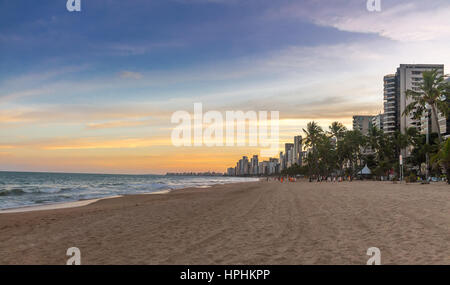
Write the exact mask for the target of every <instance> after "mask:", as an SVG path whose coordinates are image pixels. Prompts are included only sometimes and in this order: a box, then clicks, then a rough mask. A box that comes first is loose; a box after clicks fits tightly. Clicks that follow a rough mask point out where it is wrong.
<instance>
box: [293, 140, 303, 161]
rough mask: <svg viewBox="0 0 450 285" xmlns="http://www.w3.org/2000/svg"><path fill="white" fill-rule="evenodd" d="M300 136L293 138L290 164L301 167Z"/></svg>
mask: <svg viewBox="0 0 450 285" xmlns="http://www.w3.org/2000/svg"><path fill="white" fill-rule="evenodd" d="M302 142H303V138H302V136H296V137H294V154H293V161H292V164H297V165H302Z"/></svg>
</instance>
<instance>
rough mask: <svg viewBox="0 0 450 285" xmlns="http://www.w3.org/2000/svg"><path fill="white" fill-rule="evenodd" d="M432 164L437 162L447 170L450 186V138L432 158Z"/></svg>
mask: <svg viewBox="0 0 450 285" xmlns="http://www.w3.org/2000/svg"><path fill="white" fill-rule="evenodd" d="M431 162H435V163H437V164H438V165H440V166H441V167H443V168H444V169H445V172H446V175H447V183H448V184H450V138H448V139H447V140H446V141H445V142H443V143H442V147H441V149H440V150H439V152H438V153H437V154H436V155H435V156H433V157H432V158H431Z"/></svg>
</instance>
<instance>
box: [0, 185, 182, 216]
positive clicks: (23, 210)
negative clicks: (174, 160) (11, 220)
mask: <svg viewBox="0 0 450 285" xmlns="http://www.w3.org/2000/svg"><path fill="white" fill-rule="evenodd" d="M180 190H181V189H180ZM170 191H171V190H161V191H156V192H150V193H141V194H130V195H161V194H168V193H170ZM126 196H129V195H114V196H108V197H102V198H94V199H86V200H78V201H70V202H59V203H52V204H45V205H31V206H24V207H17V208H7V209H0V215H1V214H13V213H26V212H36V211H48V210H59V209H69V208H78V207H84V206H88V205H91V204H93V203H96V202H98V201H103V200H109V199H116V198H123V197H126Z"/></svg>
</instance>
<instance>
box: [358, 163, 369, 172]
mask: <svg viewBox="0 0 450 285" xmlns="http://www.w3.org/2000/svg"><path fill="white" fill-rule="evenodd" d="M358 174H359V175H371V174H372V171H370V169H369V167H367V164H366V166H364V168H363V169H362V170H361V171H360V172H358Z"/></svg>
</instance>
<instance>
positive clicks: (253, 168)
mask: <svg viewBox="0 0 450 285" xmlns="http://www.w3.org/2000/svg"><path fill="white" fill-rule="evenodd" d="M258 173H259V172H258V156H257V155H254V156H253V157H252V159H251V161H250V174H251V175H258Z"/></svg>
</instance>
